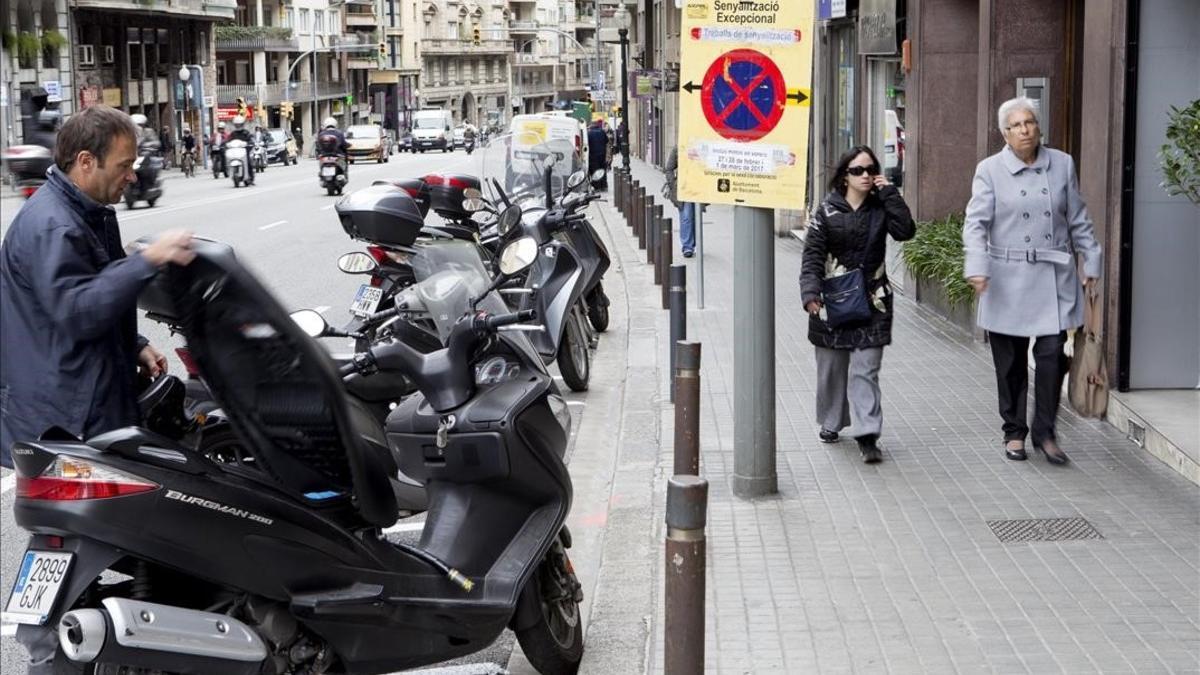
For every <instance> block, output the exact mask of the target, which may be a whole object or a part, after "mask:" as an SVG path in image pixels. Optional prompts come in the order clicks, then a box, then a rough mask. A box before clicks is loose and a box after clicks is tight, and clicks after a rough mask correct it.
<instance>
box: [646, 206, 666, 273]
mask: <svg viewBox="0 0 1200 675" xmlns="http://www.w3.org/2000/svg"><path fill="white" fill-rule="evenodd" d="M650 212H651V214H653V215H652V217H651V218H650V231H649V232H647V233H646V238H647V239H649V240H650V245H649V246H648V247H646V248H647V252H648V253H649V255H647V256H646V258H647V260H646V262H648V263H650V264H651V265H654V283H656V284H661V283H662V282H663V278H662V270H661V269H659V267H658V249H659V246H658V231H659V230H661V229H662V221H663V207H662V204H652V205H651V207H650Z"/></svg>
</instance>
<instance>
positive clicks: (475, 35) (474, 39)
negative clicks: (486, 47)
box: [471, 26, 483, 47]
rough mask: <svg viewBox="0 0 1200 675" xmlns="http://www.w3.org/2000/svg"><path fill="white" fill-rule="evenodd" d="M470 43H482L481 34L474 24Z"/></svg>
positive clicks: (476, 44) (477, 44)
mask: <svg viewBox="0 0 1200 675" xmlns="http://www.w3.org/2000/svg"><path fill="white" fill-rule="evenodd" d="M471 44H473V45H475V46H476V47H478V46H479V45H481V44H483V34H482V33H481V32H480V30H479V26H476V27H475V28H474V29H473V30H472V32H471Z"/></svg>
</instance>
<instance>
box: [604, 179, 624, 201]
mask: <svg viewBox="0 0 1200 675" xmlns="http://www.w3.org/2000/svg"><path fill="white" fill-rule="evenodd" d="M608 177H609V179H610V180H611V181H612V189H613V193H612V198H613V204H615V205H617V208H620V204H621V197H622V196H623V195H622V192H621V188H622V187H624V185H623V183H622V182H621V172H620V171H610V172H609V176H608Z"/></svg>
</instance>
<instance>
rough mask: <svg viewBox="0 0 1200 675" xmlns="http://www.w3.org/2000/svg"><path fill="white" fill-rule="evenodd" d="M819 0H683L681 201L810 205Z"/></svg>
mask: <svg viewBox="0 0 1200 675" xmlns="http://www.w3.org/2000/svg"><path fill="white" fill-rule="evenodd" d="M813 10H814V3H812V2H740V1H739V0H684V8H683V31H682V34H683V45H682V48H681V61H682V63H681V65H680V77H679V79H680V81H681V82H683V84H682V85H681V86H680V88H679V93H680V96H679V98H680V123H679V139H678V147H679V183H678V186H679V198H680V199H681V200H682V201H688V202H701V203H706V204H738V205H742V206H756V207H764V208H788V209H802V208H804V197H805V185H806V182H807V174H808V165H807V158H808V122H809V114H810V112H811V109H810V107H809V104H810V101H809V98H810V96H811V91H812V90H811V86H812V85H811V80H812V74H811V70H812V50H813V44H812V37H813Z"/></svg>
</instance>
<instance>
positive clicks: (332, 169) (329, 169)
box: [321, 166, 337, 176]
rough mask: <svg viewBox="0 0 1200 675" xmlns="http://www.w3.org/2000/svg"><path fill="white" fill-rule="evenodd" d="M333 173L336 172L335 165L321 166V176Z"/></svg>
mask: <svg viewBox="0 0 1200 675" xmlns="http://www.w3.org/2000/svg"><path fill="white" fill-rule="evenodd" d="M335 173H337V167H332V166H323V167H321V175H322V176H332V175H333V174H335Z"/></svg>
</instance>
